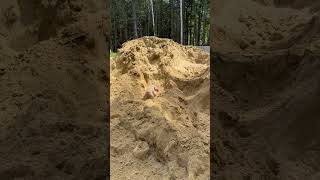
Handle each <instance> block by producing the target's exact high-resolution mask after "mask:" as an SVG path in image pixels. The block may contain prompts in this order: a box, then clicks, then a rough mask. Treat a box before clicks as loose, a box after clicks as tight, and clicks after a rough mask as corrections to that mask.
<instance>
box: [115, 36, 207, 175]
mask: <svg viewBox="0 0 320 180" xmlns="http://www.w3.org/2000/svg"><path fill="white" fill-rule="evenodd" d="M113 61H114V62H111V63H112V65H111V80H110V81H111V90H110V94H111V96H110V98H111V102H110V103H111V104H110V107H111V128H110V131H111V140H110V144H111V149H110V150H111V178H112V179H142V178H149V179H163V178H164V179H171V178H176V179H188V178H189V179H209V172H210V158H209V154H210V148H209V143H210V142H209V140H210V133H209V132H210V131H209V127H210V126H209V125H210V113H209V109H210V108H209V107H210V106H209V104H210V101H209V89H210V86H209V78H210V73H209V68H210V67H209V55H208V54H207V53H206V52H204V51H203V50H200V49H197V48H193V47H186V46H181V45H179V44H177V43H175V42H174V41H172V40H169V39H161V38H156V37H143V38H139V39H136V40H132V41H129V42H126V43H125V44H124V45H123V48H121V49H120V50H119V55H118V56H117V58H116V59H114V60H113ZM150 84H152V85H155V86H156V87H158V89H159V95H158V96H156V97H155V98H153V99H143V97H144V94H145V91H146V88H147V87H148V86H149V85H150Z"/></svg>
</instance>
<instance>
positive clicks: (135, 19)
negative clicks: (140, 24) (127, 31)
mask: <svg viewBox="0 0 320 180" xmlns="http://www.w3.org/2000/svg"><path fill="white" fill-rule="evenodd" d="M132 13H133V31H134V37H135V38H137V37H138V29H137V13H136V0H132Z"/></svg>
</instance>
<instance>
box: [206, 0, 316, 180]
mask: <svg viewBox="0 0 320 180" xmlns="http://www.w3.org/2000/svg"><path fill="white" fill-rule="evenodd" d="M274 2H276V1H274ZM277 2H278V1H277ZM279 2H280V1H279ZM294 3H295V4H290V3H287V4H281V6H280V5H279V4H274V3H273V1H252V0H243V1H241V2H240V1H236V0H226V1H222V0H221V1H215V3H212V10H213V14H214V15H213V18H212V22H211V23H212V24H211V25H212V26H211V31H212V33H213V37H215V38H214V40H213V41H212V42H211V43H212V46H211V48H212V49H211V63H212V64H211V67H214V69H213V72H214V74H212V81H211V87H212V88H213V89H212V98H213V99H214V100H213V101H212V102H213V105H212V106H211V107H212V109H211V117H212V118H213V120H214V121H212V128H211V129H212V131H214V132H216V134H213V136H211V137H212V140H211V142H212V144H211V147H212V148H213V149H212V150H211V151H212V153H213V164H212V165H211V166H212V168H213V173H212V178H213V179H214V178H216V179H221V180H224V179H225V180H241V179H243V180H247V179H253V180H257V179H275V180H301V179H307V180H311V179H312V180H315V179H319V171H320V169H319V162H320V161H319V158H320V152H319V150H320V144H319V143H320V139H319V134H318V129H319V128H320V124H319V123H318V122H319V117H320V114H319V111H318V110H317V109H318V107H319V102H320V101H319V97H320V96H319V87H320V84H319V82H320V81H319V80H320V74H319V67H320V61H319V55H320V54H319V52H320V47H319V45H318V44H319V27H320V26H319V24H320V21H319V16H318V15H317V12H315V9H312V8H311V6H308V3H303V1H295V2H294ZM314 3H316V1H314ZM297 4H300V5H301V7H300V6H297ZM310 4H312V3H311V1H310ZM292 7H295V8H294V9H293V8H292ZM299 7H300V8H299ZM215 10H216V11H215Z"/></svg>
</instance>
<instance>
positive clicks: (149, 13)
mask: <svg viewBox="0 0 320 180" xmlns="http://www.w3.org/2000/svg"><path fill="white" fill-rule="evenodd" d="M209 17H210V15H209V0H111V28H112V31H111V49H112V50H113V51H116V50H117V49H118V48H120V47H121V44H122V43H124V42H126V41H128V40H131V39H135V38H138V37H142V36H157V37H161V38H170V39H173V40H174V41H176V42H179V43H182V44H185V45H195V46H201V45H208V44H209V27H210V21H209ZM181 30H182V31H181ZM181 32H182V33H181Z"/></svg>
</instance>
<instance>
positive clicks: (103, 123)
mask: <svg viewBox="0 0 320 180" xmlns="http://www.w3.org/2000/svg"><path fill="white" fill-rule="evenodd" d="M107 3H108V2H107V1H104V0H101V1H100V0H99V1H91V0H89V1H81V0H57V1H50V0H49V1H40V0H31V1H26V0H13V1H11V0H3V1H1V2H0V132H1V133H0V152H1V155H0V161H1V165H0V179H4V180H11V179H26V180H29V179H30V180H34V179H48V180H51V179H52V180H53V179H56V180H58V179H65V180H68V179H70V180H75V179H77V180H81V179H83V180H92V179H95V180H105V179H106V176H107V175H108V173H109V148H108V146H109V143H108V140H109V134H108V132H109V130H108V120H109V118H108V117H109V108H108V102H109V101H108V99H109V98H108V97H109V83H108V82H109V75H108V74H109V62H108V59H109V50H108V48H109V47H108V46H109V44H108V42H109V25H108V23H109V14H108V8H109V5H108V4H107Z"/></svg>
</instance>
